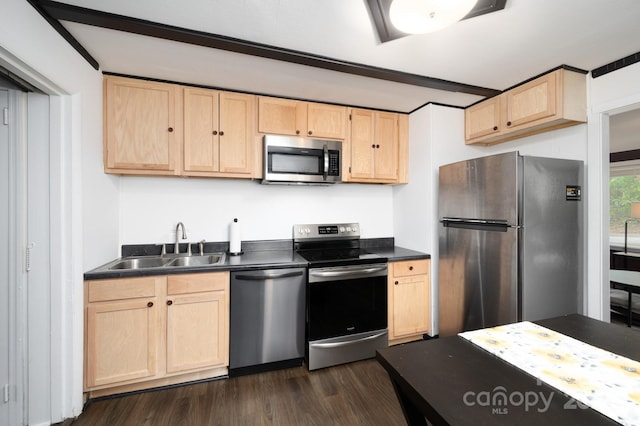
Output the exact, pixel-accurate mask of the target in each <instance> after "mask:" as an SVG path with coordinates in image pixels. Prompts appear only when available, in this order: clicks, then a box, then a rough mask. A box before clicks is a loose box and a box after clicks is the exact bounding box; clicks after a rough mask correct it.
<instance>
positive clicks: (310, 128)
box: [258, 96, 347, 139]
mask: <svg viewBox="0 0 640 426" xmlns="http://www.w3.org/2000/svg"><path fill="white" fill-rule="evenodd" d="M258 131H259V132H260V133H268V134H278V135H291V136H310V137H315V138H325V139H344V138H345V137H346V134H347V108H346V107H343V106H338V105H328V104H321V103H315V102H303V101H296V100H292V99H281V98H271V97H267V96H259V97H258Z"/></svg>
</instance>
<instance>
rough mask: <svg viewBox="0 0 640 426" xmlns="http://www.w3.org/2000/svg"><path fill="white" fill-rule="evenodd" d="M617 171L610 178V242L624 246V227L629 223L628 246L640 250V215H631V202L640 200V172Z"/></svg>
mask: <svg viewBox="0 0 640 426" xmlns="http://www.w3.org/2000/svg"><path fill="white" fill-rule="evenodd" d="M631 173H632V174H624V173H615V174H616V176H613V175H614V173H612V176H611V177H610V179H609V213H610V222H609V243H610V244H611V246H614V247H616V248H621V249H622V248H623V247H624V227H625V222H626V223H627V247H628V249H633V251H640V217H638V218H634V217H632V216H631V204H632V203H635V202H640V173H639V172H638V171H637V170H635V171H632V172H631Z"/></svg>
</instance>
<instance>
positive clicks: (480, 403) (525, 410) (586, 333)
mask: <svg viewBox="0 0 640 426" xmlns="http://www.w3.org/2000/svg"><path fill="white" fill-rule="evenodd" d="M535 323H536V324H539V325H541V326H543V327H546V328H549V329H552V330H555V331H557V332H560V333H562V334H565V335H567V336H571V337H573V338H575V339H578V340H581V341H583V342H585V343H588V344H590V345H592V346H597V347H600V348H602V349H605V350H607V351H610V352H613V353H616V354H619V355H622V356H625V357H627V358H630V359H633V360H640V333H639V332H638V331H637V330H633V329H629V328H626V327H621V326H619V325H613V324H609V323H605V322H602V321H597V320H594V319H591V318H587V317H584V316H581V315H568V316H564V317H558V318H552V319H548V320H542V321H535ZM377 359H378V361H379V362H380V364H382V366H383V367H384V368H385V369H386V370H387V372H388V373H389V377H390V378H391V381H392V383H393V386H394V389H395V391H396V395H397V396H398V399H399V400H400V404H401V406H402V409H403V412H404V414H405V418H406V420H407V423H408V424H409V425H426V424H427V423H426V420H425V418H426V419H428V421H429V422H430V423H432V424H434V425H483V424H487V425H488V424H490V425H496V424H510V425H515V424H517V425H572V424H576V425H578V424H579V425H613V424H618V423H616V422H615V421H613V420H611V419H610V418H608V417H606V416H604V415H602V414H600V413H599V412H597V411H595V410H593V409H591V408H586V407H584V406H583V405H582V404H579V403H578V402H576V401H575V400H573V399H572V398H569V397H568V396H566V395H565V394H563V393H562V392H560V391H558V390H556V389H555V388H553V387H551V386H548V385H546V384H545V383H543V382H540V381H538V380H536V379H535V378H534V377H533V376H530V375H529V374H527V373H525V372H524V371H522V370H520V369H519V368H517V367H514V366H512V365H511V364H509V363H507V362H505V361H503V360H501V359H500V358H497V357H495V356H493V355H491V354H490V353H488V352H486V351H485V350H483V349H481V348H479V347H477V346H476V345H474V344H473V343H471V342H469V341H467V340H466V339H463V338H462V337H459V336H451V337H444V338H438V339H432V340H423V341H420V342H414V343H408V344H405V345H398V346H393V347H389V348H385V349H381V350H379V351H378V352H377ZM500 387H501V388H500ZM502 389H504V390H502ZM498 391H501V392H504V393H506V395H507V396H508V397H510V398H513V399H512V400H511V403H509V404H507V405H506V406H502V407H499V406H494V405H492V404H491V403H490V401H489V400H488V399H487V397H489V399H490V397H491V396H492V395H494V394H495V393H496V392H498ZM520 396H522V398H523V399H524V398H529V401H530V403H525V402H524V401H523V402H522V403H520V404H518V403H519V402H520V401H521V399H520ZM534 396H537V397H538V401H537V402H536V401H535V399H534ZM543 398H544V400H549V399H550V402H549V403H548V404H546V403H544V400H543Z"/></svg>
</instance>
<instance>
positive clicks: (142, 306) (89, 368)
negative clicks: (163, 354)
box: [85, 297, 160, 388]
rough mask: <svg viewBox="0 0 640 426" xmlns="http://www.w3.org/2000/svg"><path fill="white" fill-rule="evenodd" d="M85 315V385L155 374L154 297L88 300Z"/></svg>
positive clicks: (156, 314)
mask: <svg viewBox="0 0 640 426" xmlns="http://www.w3.org/2000/svg"><path fill="white" fill-rule="evenodd" d="M86 315H87V330H86V339H87V341H86V342H85V344H86V347H87V353H86V355H87V362H86V386H87V388H91V387H95V386H102V385H107V384H111V383H117V382H124V381H127V380H133V379H143V378H146V377H152V376H155V375H156V374H157V359H158V337H159V335H158V330H159V329H160V320H159V309H158V303H157V298H156V297H145V298H139V299H132V300H121V301H112V302H98V303H90V304H89V305H88V307H87V312H86Z"/></svg>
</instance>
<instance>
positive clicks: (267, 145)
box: [262, 135, 342, 185]
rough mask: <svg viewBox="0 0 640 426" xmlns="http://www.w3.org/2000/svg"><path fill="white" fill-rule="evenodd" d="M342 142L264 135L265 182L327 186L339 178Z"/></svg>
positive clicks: (338, 180) (340, 177)
mask: <svg viewBox="0 0 640 426" xmlns="http://www.w3.org/2000/svg"><path fill="white" fill-rule="evenodd" d="M341 168H342V141H337V140H323V139H310V138H301V137H295V136H275V135H266V136H265V137H264V178H263V179H262V183H264V184H274V183H279V184H301V185H304V184H306V185H327V184H333V183H337V182H340V181H341V180H342V176H341V175H342V173H341Z"/></svg>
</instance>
